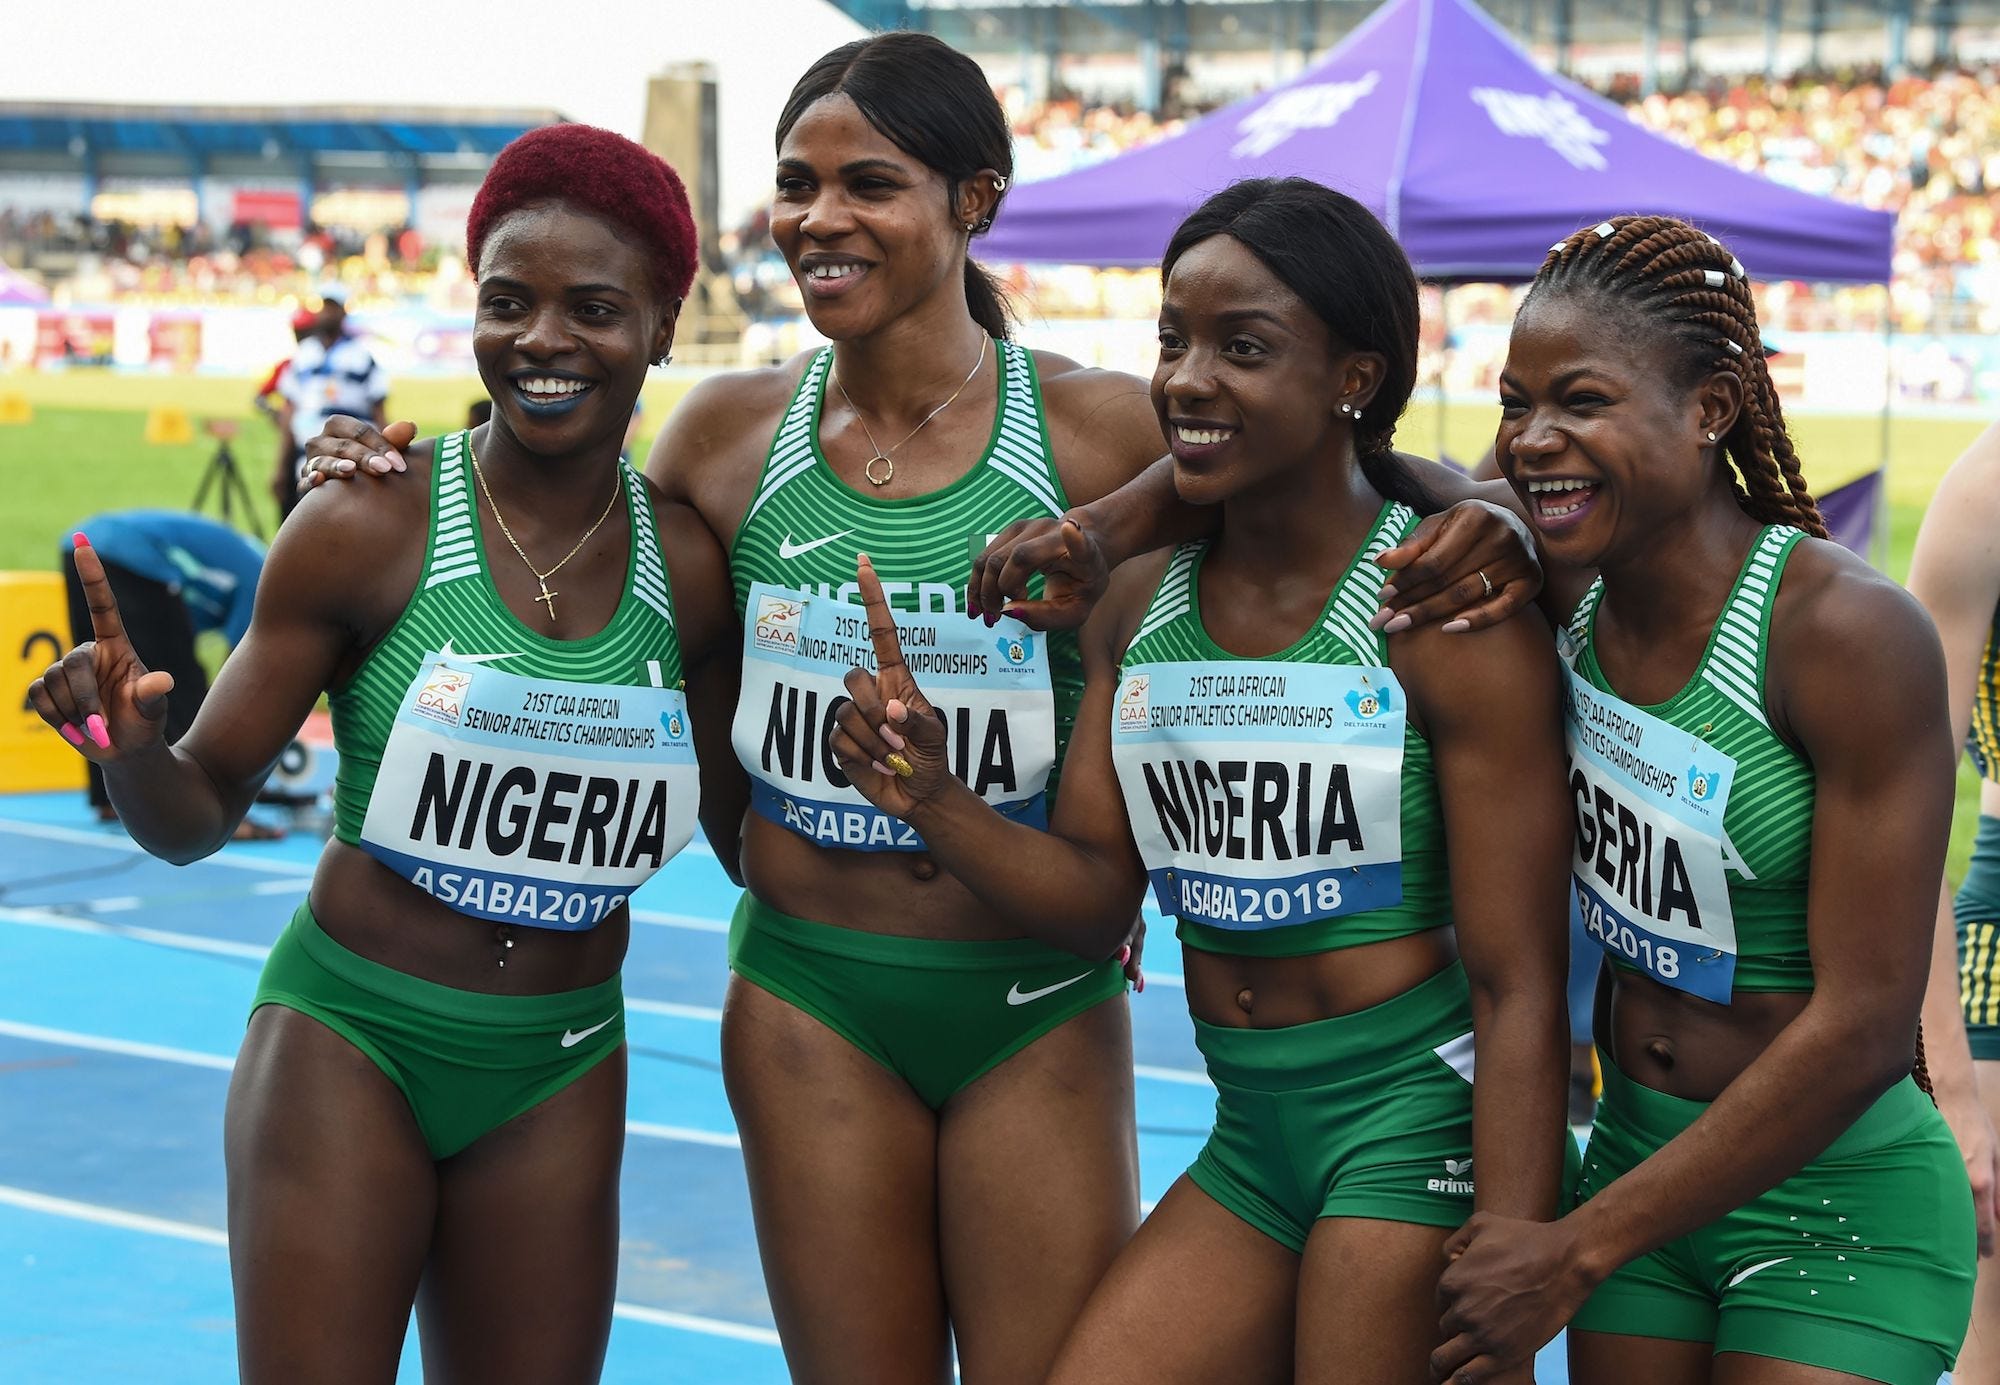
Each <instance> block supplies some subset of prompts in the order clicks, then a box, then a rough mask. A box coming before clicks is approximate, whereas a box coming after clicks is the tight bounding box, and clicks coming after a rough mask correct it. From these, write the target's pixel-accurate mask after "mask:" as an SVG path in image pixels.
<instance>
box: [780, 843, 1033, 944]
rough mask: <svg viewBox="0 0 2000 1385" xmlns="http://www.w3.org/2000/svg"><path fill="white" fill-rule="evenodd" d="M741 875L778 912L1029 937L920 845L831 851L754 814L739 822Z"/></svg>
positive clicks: (862, 927) (910, 932) (908, 933)
mask: <svg viewBox="0 0 2000 1385" xmlns="http://www.w3.org/2000/svg"><path fill="white" fill-rule="evenodd" d="M1022 869H1023V870H1032V869H1034V864H1033V862H1023V863H1022ZM743 880H744V884H745V885H747V886H748V887H749V889H750V893H752V894H754V895H756V896H757V898H759V899H761V900H763V901H764V902H765V903H766V904H768V905H770V906H771V907H772V908H773V909H776V910H778V911H779V912H780V913H785V914H792V915H794V916H796V917H798V918H802V919H809V920H811V921H812V922H814V923H827V924H832V925H833V926H834V927H836V928H852V929H855V930H856V931H858V932H862V933H879V934H882V935H884V936H887V937H897V938H938V939H944V940H947V941H953V942H994V941H998V940H1002V939H1007V938H1022V937H1026V936H1027V934H1026V933H1025V932H1023V931H1022V929H1021V928H1020V927H1018V926H1017V925H1014V924H1011V923H1009V922H1008V921H1007V920H1006V919H1005V918H1004V917H1002V916H1001V915H999V914H997V913H995V912H994V911H993V910H991V909H989V908H987V907H986V906H985V905H984V904H982V903H980V902H979V900H978V899H977V898H975V897H974V896H973V893H972V891H970V890H968V889H966V888H965V886H964V885H961V884H960V883H959V882H958V880H957V879H956V878H955V877H953V876H951V875H949V874H947V873H946V872H945V871H944V870H942V869H941V868H939V866H938V864H937V863H936V862H935V861H933V860H932V859H931V858H930V857H929V856H928V855H926V854H924V853H923V852H920V851H835V850H830V849H829V848H827V847H823V846H815V845H813V844H812V843H811V842H809V841H807V840H805V839H804V838H803V837H801V836H799V835H798V834H797V833H795V832H791V831H789V830H787V829H786V828H783V827H780V826H779V825H778V824H776V823H774V822H771V821H770V820H769V819H767V818H761V817H758V816H757V815H756V814H755V813H752V814H751V815H750V816H749V817H748V818H746V819H745V825H744V829H743Z"/></svg>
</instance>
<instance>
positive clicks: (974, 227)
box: [965, 221, 979, 232]
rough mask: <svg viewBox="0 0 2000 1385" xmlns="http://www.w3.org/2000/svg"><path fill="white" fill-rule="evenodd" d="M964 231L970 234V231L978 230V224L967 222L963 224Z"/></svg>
mask: <svg viewBox="0 0 2000 1385" xmlns="http://www.w3.org/2000/svg"><path fill="white" fill-rule="evenodd" d="M965 229H966V230H967V231H968V232H970V231H977V230H978V229H979V223H978V222H976V221H968V222H966V223H965Z"/></svg>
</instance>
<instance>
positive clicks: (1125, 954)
mask: <svg viewBox="0 0 2000 1385" xmlns="http://www.w3.org/2000/svg"><path fill="white" fill-rule="evenodd" d="M1131 957H1132V945H1131V944H1130V943H1127V944H1126V945H1125V946H1124V947H1121V948H1119V949H1118V965H1119V966H1121V967H1122V966H1124V965H1125V963H1126V962H1128V961H1130V960H1131Z"/></svg>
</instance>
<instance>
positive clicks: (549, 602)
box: [465, 400, 950, 625]
mask: <svg viewBox="0 0 2000 1385" xmlns="http://www.w3.org/2000/svg"><path fill="white" fill-rule="evenodd" d="M946 402H947V403H949V402H950V401H949V400H947V401H946ZM924 422H926V423H928V422H930V420H929V419H925V420H924ZM905 441H907V439H905ZM465 450H466V453H467V454H468V455H469V456H471V458H472V474H473V476H475V477H476V478H478V481H479V493H480V494H481V495H483V496H485V497H486V505H487V508H488V509H490V510H492V511H493V518H494V519H495V520H496V521H497V522H498V523H499V525H500V532H501V533H502V534H504V535H506V538H507V542H508V543H509V544H511V545H513V548H514V552H516V553H517V554H519V555H520V558H521V562H522V563H523V564H524V565H525V566H526V567H527V569H528V571H529V572H533V573H534V574H535V581H536V582H537V583H538V584H539V585H540V586H541V589H542V590H541V594H540V595H538V596H537V597H536V598H535V600H537V601H539V602H542V603H543V604H544V605H546V606H547V607H548V608H549V623H550V624H551V625H553V624H555V619H556V597H557V596H558V595H560V593H558V592H552V591H550V590H549V579H550V578H551V577H553V576H555V575H556V573H557V572H559V571H560V570H561V569H562V565H563V564H564V563H566V562H568V561H569V560H570V559H571V558H574V557H575V556H576V555H577V554H578V553H579V552H581V551H582V550H583V546H584V545H585V544H587V543H589V542H590V536H591V535H592V534H595V533H596V532H597V530H598V527H599V526H600V525H602V524H603V523H604V521H605V520H606V519H608V518H610V515H611V507H612V506H613V505H616V504H617V503H618V492H619V491H620V490H621V489H622V486H621V483H620V478H619V476H618V472H617V470H616V469H614V470H613V471H612V473H611V498H610V499H609V500H607V501H605V502H604V512H603V513H602V514H600V515H598V517H597V520H596V523H593V524H592V525H591V526H590V527H589V528H588V529H586V530H584V531H583V537H582V538H580V539H578V540H577V541H576V546H575V547H573V548H571V549H570V551H569V552H567V553H565V554H563V555H562V557H561V558H560V559H558V560H557V561H556V565H555V566H554V567H552V568H550V569H549V570H548V571H547V572H536V571H535V565H534V564H533V563H531V562H529V561H528V554H527V551H526V550H525V549H523V548H522V547H521V541H520V540H519V539H517V538H515V537H514V531H513V530H512V529H509V528H508V527H507V519H506V516H504V515H502V514H501V513H500V507H499V506H498V505H496V504H494V503H493V488H492V487H490V486H488V485H487V484H486V473H485V472H484V471H481V470H480V468H479V453H478V451H477V450H476V449H475V448H474V447H473V445H472V434H470V433H467V434H466V435H465Z"/></svg>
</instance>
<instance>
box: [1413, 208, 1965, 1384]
mask: <svg viewBox="0 0 2000 1385" xmlns="http://www.w3.org/2000/svg"><path fill="white" fill-rule="evenodd" d="M1759 342H1760V338H1759V335H1758V329H1757V319H1756V313H1755V310H1754V308H1753V306H1752V300H1751V297H1750V288H1749V283H1748V280H1747V278H1746V276H1745V274H1744V271H1743V268H1742V266H1741V265H1740V264H1738V263H1737V262H1736V261H1735V260H1734V259H1733V258H1732V257H1731V255H1730V253H1729V251H1728V250H1727V249H1725V248H1724V247H1723V246H1722V245H1720V244H1718V243H1717V242H1715V241H1714V240H1713V239H1711V238H1709V237H1707V236H1705V235H1703V234H1702V233H1700V232H1699V231H1697V230H1695V229H1694V228H1693V227H1691V226H1689V225H1687V224H1686V223H1685V222H1681V221H1676V220H1672V219H1670V218H1665V217H1652V216H1647V217H1617V218H1614V219H1612V220H1611V221H1607V222H1604V223H1603V224H1601V225H1599V226H1596V227H1592V228H1588V229H1585V230H1582V231H1579V232H1577V233H1576V234H1575V235H1572V236H1570V237H1569V238H1567V239H1566V240H1564V241H1563V242H1561V243H1560V244H1559V245H1557V246H1556V247H1555V248H1554V250H1552V251H1551V252H1550V254H1549V257H1548V259H1547V261H1546V262H1545V263H1544V265H1543V267H1542V270H1541V272H1540V274H1539V275H1538V276H1537V277H1536V279H1535V282H1534V285H1533V286H1532V288H1531V289H1530V290H1529V293H1528V296H1527V298H1526V300H1525V301H1524V303H1523V304H1522V307H1521V310H1520V312H1519V314H1518V316H1517V317H1516V319H1515V323H1514V331H1513V337H1512V341H1511V344H1510V347H1509V352H1508V358H1507V366H1506V369H1505V371H1504V372H1503V374H1502V376H1501V407H1502V421H1501V424H1500V429H1499V436H1498V441H1497V452H1498V455H1499V458H1500V463H1501V466H1502V468H1503V470H1504V471H1505V473H1506V475H1507V479H1508V480H1509V482H1510V483H1511V484H1512V485H1513V487H1514V489H1515V491H1516V493H1517V495H1518V496H1519V497H1520V499H1521V501H1522V503H1523V504H1525V505H1526V506H1527V508H1528V513H1529V517H1530V519H1531V522H1532V523H1533V524H1534V525H1535V527H1536V529H1537V531H1538V532H1539V534H1540V537H1541V542H1542V545H1543V550H1544V552H1545V554H1546V556H1547V558H1548V560H1549V563H1550V566H1551V569H1552V572H1551V584H1552V587H1553V589H1554V590H1555V592H1556V594H1557V596H1558V597H1559V598H1561V597H1564V596H1565V595H1566V596H1567V598H1569V599H1570V600H1572V601H1573V603H1574V605H1573V610H1572V611H1571V612H1570V618H1569V622H1568V630H1567V634H1566V638H1565V640H1564V641H1563V645H1564V649H1563V652H1564V658H1565V662H1566V664H1567V666H1568V673H1567V677H1568V680H1569V709H1568V715H1569V726H1570V730H1569V734H1570V751H1571V770H1570V787H1571V793H1572V798H1573V806H1574V811H1575V818H1576V834H1577V851H1576V865H1575V885H1576V891H1577V899H1578V903H1579V906H1580V907H1581V908H1582V910H1583V913H1584V916H1585V920H1586V923H1587V925H1588V927H1589V928H1590V930H1591V932H1592V933H1593V934H1594V935H1595V936H1596V937H1597V939H1598V940H1599V942H1600V943H1601V944H1602V945H1603V946H1604V948H1605V950H1606V951H1607V953H1608V954H1609V956H1610V962H1611V965H1610V967H1609V968H1607V971H1608V977H1609V979H1608V980H1607V981H1606V982H1605V983H1604V984H1603V985H1602V986H1601V987H1600V994H1599V1023H1598V1025H1597V1034H1598V1036H1599V1043H1600V1045H1601V1047H1602V1051H1603V1067H1604V1079H1605V1092H1604V1101H1603V1105H1602V1107H1601V1108H1600V1110H1599V1114H1598V1119H1597V1125H1596V1129H1595V1130H1594V1132H1593V1134H1592V1136H1591V1140H1590V1144H1589V1147H1588V1148H1587V1150H1586V1151H1585V1157H1584V1174H1583V1178H1582V1181H1581V1184H1580V1186H1579V1189H1578V1193H1577V1203H1578V1205H1577V1207H1576V1210H1574V1211H1572V1212H1571V1213H1570V1214H1569V1215H1567V1216H1565V1217H1564V1218H1562V1219H1561V1220H1560V1221H1557V1222H1554V1223H1545V1222H1534V1221H1529V1220H1521V1219H1512V1218H1503V1217H1496V1216H1493V1215H1491V1214H1488V1213H1485V1212H1482V1213H1480V1214H1479V1215H1477V1216H1475V1217H1474V1218H1473V1219H1472V1221H1471V1222H1470V1223H1468V1224H1467V1226H1466V1227H1465V1228H1463V1229H1462V1230H1461V1231H1460V1232H1459V1233H1458V1235H1457V1236H1455V1237H1454V1238H1453V1240H1452V1243H1451V1244H1450V1246H1449V1247H1448V1248H1447V1253H1448V1255H1449V1256H1450V1257H1452V1264H1451V1266H1450V1268H1449V1269H1447V1271H1446V1273H1445V1276H1444V1280H1443V1283H1442V1293H1443V1296H1444V1299H1445V1301H1446V1303H1447V1305H1448V1306H1447V1310H1446V1313H1445V1316H1444V1329H1445V1332H1446V1335H1447V1337H1448V1339H1449V1340H1448V1341H1447V1342H1446V1344H1445V1346H1444V1347H1443V1348H1441V1349H1440V1350H1439V1351H1438V1353H1437V1355H1436V1357H1435V1359H1434V1361H1433V1370H1434V1374H1435V1376H1436V1378H1437V1379H1440V1380H1450V1381H1456V1382H1462V1385H1473V1382H1478V1381H1485V1380H1488V1379H1491V1378H1494V1377H1495V1375H1496V1374H1497V1373H1498V1372H1500V1371H1502V1370H1504V1369H1507V1368H1511V1367H1516V1366H1518V1365H1520V1364H1521V1363H1522V1362H1524V1361H1526V1360H1528V1359H1529V1358H1530V1356H1531V1355H1532V1353H1533V1352H1534V1350H1535V1349H1536V1348H1537V1347H1539V1346H1540V1345H1541V1344H1542V1343H1543V1342H1545V1341H1547V1340H1548V1339H1549V1338H1550V1337H1552V1336H1553V1335H1554V1334H1555V1333H1556V1331H1557V1330H1558V1329H1560V1328H1561V1327H1562V1326H1563V1325H1564V1324H1565V1323H1568V1324H1569V1325H1570V1327H1571V1333H1570V1361H1571V1378H1572V1379H1573V1380H1575V1381H1576V1382H1578V1385H1608V1383H1609V1382H1618V1385H1634V1382H1637V1385H1655V1383H1657V1385H1696V1383H1697V1382H1707V1381H1711V1380H1714V1381H1728V1382H1732V1383H1735V1382H1742V1383H1744V1385H1749V1383H1750V1382H1780V1381H1782V1382H1787V1385H1790V1383H1791V1382H1799V1383H1800V1385H1805V1383H1806V1382H1829V1385H1830V1383H1831V1382H1835V1381H1847V1380H1857V1379H1859V1380H1873V1381H1884V1382H1889V1383H1890V1385H1933V1382H1935V1381H1936V1380H1937V1378H1938V1376H1939V1374H1940V1373H1941V1372H1943V1371H1944V1370H1946V1369H1947V1368H1949V1367H1950V1365H1951V1363H1952V1358H1953V1356H1954V1354H1955V1353H1956V1351H1957V1349H1958V1345H1959V1341H1960V1339H1961V1337H1962V1336H1963V1335H1964V1332H1965V1325H1966V1319H1967V1315H1968V1313H1969V1310H1970V1304H1971V1294H1972V1280H1973V1266H1974V1260H1975V1246H1974V1227H1973V1209H1972V1200H1971V1197H1970V1195H1969V1192H1968V1188H1967V1182H1966V1176H1965V1171H1964V1168H1963V1166H1962V1164H1961V1162H1960V1159H1959V1155H1958V1151H1957V1149H1956V1147H1955V1145H1954V1143H1953V1141H1952V1137H1951V1132H1950V1131H1949V1130H1948V1129H1947V1128H1946V1126H1945V1123H1944V1121H1943V1119H1942V1118H1941V1117H1940V1116H1939V1115H1938V1112H1937V1110H1936V1108H1935V1107H1934V1106H1933V1105H1932V1103H1931V1101H1930V1099H1929V1097H1928V1096H1927V1095H1926V1094H1925V1092H1924V1091H1922V1090H1920V1088H1919V1085H1918V1083H1919V1080H1921V1078H1922V1070H1921V1063H1920V1061H1919V1055H1920V1053H1921V1048H1920V1045H1919V1041H1918V1032H1917V1031H1918V1014H1919V1009H1920V1006H1921V1004H1922V1001H1923V996H1924V989H1925V979H1926V974H1927V971H1928V967H1929V960H1930V957H1931V927H1932V916H1933V913H1934V910H1935V906H1936V902H1937V897H1938V887H1939V881H1940V878H1941V874H1942V868H1943V861H1944V851H1945V840H1946V836H1947V833H1948V829H1949V826H1950V818H1951V805H1952V779H1953V759H1954V754H1953V745H1952V740H1951V735H1950V719H1949V716H1948V714H1947V710H1946V702H1945V673H1944V663H1943V659H1942V657H1941V654H1940V650H1939V646H1938V639H1937V635H1936V633H1935V632H1934V630H1933V629H1932V627H1931V624H1930V622H1929V620H1928V619H1927V618H1926V617H1925V615H1924V613H1923V611H1922V609H1921V608H1920V607H1919V606H1917V604H1916V603H1915V602H1914V601H1913V600H1912V599H1911V598H1910V597H1909V596H1907V595H1906V594H1905V593H1904V592H1903V591H1902V590H1901V589H1900V588H1898V587H1897V586H1895V585H1894V584H1893V583H1891V582H1889V581H1888V580H1886V579H1885V578H1883V577H1882V576H1880V575H1879V574H1878V573H1876V572H1875V571H1873V570H1872V569H1871V568H1869V567H1868V566H1867V565H1866V564H1864V563H1863V562H1862V561H1861V560H1860V559H1858V558H1856V557H1854V556H1853V555H1851V554H1849V553H1848V552H1847V551H1846V550H1844V549H1842V548H1840V547H1838V546H1837V545H1835V544H1832V543H1829V542H1826V529H1825V526H1824V524H1823V523H1822V522H1821V520H1820V516H1819V512H1818V510H1817V508H1816V507H1815V505H1814V503H1813V499H1812V496H1811V494H1810V492H1809V491H1808V490H1807V488H1806V485H1805V481H1804V477H1803V475H1802V473H1801V470H1800V467H1799V462H1798V459H1797V457H1796V456H1795V455H1794V453H1793V450H1792V445H1791V440H1790V438H1789V436H1788V435H1787V433H1786V431H1785V421H1784V417H1783V414H1782V411H1781V410H1780V408H1779V404H1778V398H1777V394H1776V392H1775V390H1774V389H1773V388H1772V385H1771V378H1770V375H1769V373H1768V371H1767V370H1766V369H1765V365H1764V358H1763V353H1762V351H1761V350H1760V349H1759ZM1593 571H1594V572H1596V573H1598V574H1599V576H1598V577H1597V578H1596V580H1594V581H1592V582H1589V584H1588V585H1587V587H1585V586H1584V584H1583V581H1582V579H1581V578H1579V577H1576V576H1573V575H1572V576H1567V577H1566V576H1565V574H1587V573H1589V572H1593ZM1564 587H1567V588H1568V590H1567V592H1566V593H1565V592H1564V590H1563V589H1564ZM1913 1064H1914V1065H1915V1066H1916V1068H1917V1072H1916V1079H1917V1080H1913V1077H1912V1068H1913Z"/></svg>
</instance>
